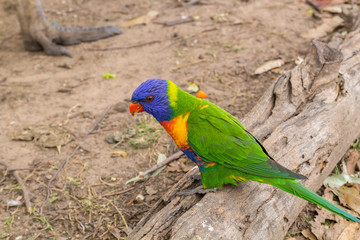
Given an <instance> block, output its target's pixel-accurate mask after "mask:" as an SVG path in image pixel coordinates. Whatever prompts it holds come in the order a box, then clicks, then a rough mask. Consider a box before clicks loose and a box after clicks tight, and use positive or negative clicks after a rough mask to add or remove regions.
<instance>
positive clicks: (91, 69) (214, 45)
mask: <svg viewBox="0 0 360 240" xmlns="http://www.w3.org/2000/svg"><path fill="white" fill-rule="evenodd" d="M15 2H16V1H12V0H3V1H1V2H0V4H1V5H0V132H1V134H0V142H1V144H0V161H1V162H4V163H6V164H7V165H8V166H10V167H11V168H20V169H22V170H19V171H17V172H18V174H19V175H20V177H21V178H22V179H24V181H25V184H26V186H27V188H28V190H29V192H30V196H31V202H32V203H33V208H32V212H33V213H32V214H31V215H30V214H28V213H26V208H25V206H24V205H21V206H18V207H16V206H10V207H9V206H8V202H9V201H10V200H20V201H21V202H22V203H23V202H24V199H23V198H22V191H21V189H20V187H19V184H18V183H17V181H16V179H15V178H14V176H13V175H12V174H11V172H6V171H4V168H1V169H2V170H1V173H0V184H1V185H0V239H15V238H16V237H19V236H22V238H16V239H50V238H53V239H116V238H118V239H124V238H126V236H127V234H126V233H127V232H128V231H129V229H131V228H133V227H134V226H135V225H136V223H137V222H138V221H139V220H140V219H141V217H142V215H143V214H144V213H146V211H147V210H148V209H149V207H150V206H151V205H152V204H153V203H154V202H155V201H156V200H157V199H158V198H159V197H161V195H162V194H164V192H165V191H166V190H167V189H168V188H169V186H171V185H173V184H174V183H175V182H176V181H177V180H178V179H179V178H180V177H181V176H182V175H183V174H184V172H185V171H187V170H188V169H189V168H190V167H192V163H191V162H190V161H189V160H187V159H185V158H184V159H181V160H180V163H173V164H171V166H169V167H167V168H165V170H163V171H162V172H161V173H160V174H159V175H157V176H155V177H152V178H149V179H146V180H145V181H140V182H136V183H134V182H132V183H129V184H126V181H127V180H129V179H131V178H133V177H135V176H137V175H138V173H139V172H140V171H145V170H146V169H148V168H150V167H151V166H153V165H155V164H156V160H157V158H158V156H159V154H160V153H162V154H165V155H166V156H169V155H170V154H171V153H172V152H173V151H174V150H173V145H171V139H170V138H169V137H168V136H167V134H166V133H165V132H164V131H163V130H162V129H161V128H160V126H159V125H158V124H157V123H156V122H155V121H154V120H153V119H152V118H151V117H150V116H148V115H146V114H139V115H138V116H137V117H136V118H133V117H132V116H131V115H130V114H129V112H128V110H127V106H128V103H129V99H130V98H131V94H132V92H133V90H134V89H135V88H136V87H137V86H138V85H139V84H140V83H141V82H143V81H145V80H146V79H148V78H163V79H171V80H173V81H174V82H175V83H176V84H178V85H179V86H181V87H182V88H184V89H188V87H189V86H192V87H194V85H191V83H195V84H196V86H198V87H199V88H200V89H201V90H203V91H204V92H206V93H207V94H208V100H210V101H212V102H214V103H216V104H218V105H219V106H221V107H223V108H225V109H226V110H228V111H229V112H230V113H232V114H234V115H235V116H237V117H238V118H240V119H241V117H242V116H244V114H246V112H247V111H249V110H250V109H251V108H252V106H253V105H254V103H255V102H256V101H257V99H258V98H259V97H260V96H261V94H262V93H263V92H264V90H265V89H266V88H267V87H268V86H269V85H270V84H271V83H272V81H273V80H274V79H276V78H277V77H278V76H279V75H280V74H281V73H282V72H284V71H287V70H289V69H291V68H293V67H294V66H295V60H296V59H297V58H298V57H304V56H305V55H306V53H307V52H308V51H309V49H310V40H309V39H307V38H304V37H302V35H301V34H302V33H304V32H307V31H308V30H309V29H311V28H315V27H316V26H318V25H319V24H320V23H321V20H319V19H316V18H314V17H313V16H312V12H313V11H312V8H311V7H310V6H309V5H307V4H305V3H303V2H301V1H290V0H279V1H271V0H257V1H235V0H234V1H220V0H217V1H216V0H211V1H200V4H199V3H198V4H193V5H182V4H180V3H179V2H178V1H174V0H167V1H159V0H156V1H145V0H138V1H131V0H124V1H116V0H107V1H100V0H92V1H89V0H63V1H55V0H48V1H42V2H43V7H44V10H45V13H46V16H47V18H48V20H49V21H51V22H53V21H55V22H59V23H61V24H62V25H64V26H100V25H109V24H110V25H116V26H120V25H121V24H123V23H125V22H127V21H129V20H131V19H134V18H136V17H139V16H143V15H146V14H147V13H148V12H149V11H156V12H158V15H157V17H156V18H154V19H152V20H151V21H149V22H148V23H147V24H141V25H136V26H132V27H129V28H123V34H122V35H119V36H115V37H112V38H108V39H104V40H100V41H97V42H92V43H83V44H79V45H75V46H67V49H68V50H69V51H71V52H72V54H73V55H74V58H67V57H50V56H46V55H45V54H44V53H43V52H27V51H25V49H24V47H23V45H22V38H21V35H20V26H19V24H18V22H17V18H16V11H15V7H16V6H15ZM185 16H193V17H194V18H195V19H196V20H195V21H193V22H189V23H184V24H178V25H174V26H164V25H163V23H164V22H166V21H174V20H179V19H181V18H182V17H185ZM338 31H340V32H341V29H338ZM327 39H328V38H327V37H325V38H323V40H325V41H326V40H327ZM142 43H145V44H143V45H142ZM276 59H282V60H283V61H284V62H285V64H284V65H283V66H281V67H280V68H276V69H274V70H273V71H269V72H266V73H263V74H259V75H254V74H253V73H254V71H255V69H256V68H257V67H259V66H260V65H261V64H263V63H265V62H267V61H270V60H276ZM105 73H111V74H115V75H116V76H115V77H114V78H109V79H106V78H104V74H105ZM109 104H112V106H113V107H112V109H111V110H110V112H109V113H108V114H107V115H106V116H105V118H104V119H103V120H102V121H101V122H100V124H99V125H98V126H97V128H96V130H95V131H94V132H93V133H92V134H90V135H89V136H88V137H87V139H86V141H85V142H83V143H81V149H80V151H79V152H77V153H76V154H75V156H74V157H73V158H72V159H70V160H69V161H68V162H67V163H66V165H65V167H64V169H62V170H61V172H60V173H59V175H58V178H57V180H56V181H55V182H54V184H53V185H52V186H51V188H50V190H51V195H50V199H49V202H48V203H47V204H46V205H45V207H44V216H40V213H39V211H40V206H41V204H42V203H43V201H44V200H45V198H46V194H47V183H48V181H49V179H50V178H51V177H52V176H53V175H54V174H55V172H56V171H57V169H58V168H59V167H60V165H61V163H62V162H63V161H64V159H66V158H67V157H68V156H69V155H70V154H71V153H72V152H73V150H74V148H75V147H76V145H77V143H79V142H80V140H81V138H82V137H83V136H84V135H85V134H86V133H87V132H88V131H89V129H90V128H91V126H92V125H93V124H94V123H95V122H96V120H97V119H98V118H99V117H100V115H101V114H102V112H103V111H104V110H105V109H106V107H107V106H108V105H109ZM15 139H18V140H15ZM19 139H21V140H22V141H19ZM49 142H50V143H49ZM59 146H61V147H59ZM142 196H143V197H144V199H142ZM312 211H313V210H312ZM310 212H311V209H310ZM303 214H305V215H306V216H308V215H309V216H311V213H310V214H309V213H308V212H306V211H305V212H304V213H303ZM301 219H302V218H299V220H298V221H297V223H295V225H294V226H295V227H293V229H292V230H291V231H292V234H291V237H296V238H297V239H302V237H301V233H300V231H301V230H303V229H306V228H307V225H306V224H304V221H303V220H301ZM289 236H290V235H289Z"/></svg>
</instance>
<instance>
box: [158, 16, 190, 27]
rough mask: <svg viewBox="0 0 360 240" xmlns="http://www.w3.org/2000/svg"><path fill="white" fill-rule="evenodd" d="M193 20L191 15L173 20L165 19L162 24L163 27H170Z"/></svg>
mask: <svg viewBox="0 0 360 240" xmlns="http://www.w3.org/2000/svg"><path fill="white" fill-rule="evenodd" d="M193 21H195V19H194V18H193V17H188V18H184V19H178V20H174V21H166V22H164V23H163V24H164V26H165V27H171V26H175V25H179V24H183V23H189V22H193Z"/></svg>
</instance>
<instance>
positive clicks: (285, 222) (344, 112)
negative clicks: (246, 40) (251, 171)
mask: <svg viewBox="0 0 360 240" xmlns="http://www.w3.org/2000/svg"><path fill="white" fill-rule="evenodd" d="M330 45H331V46H332V47H336V48H337V49H339V51H338V50H336V49H332V48H330V47H328V46H327V45H325V44H323V43H321V42H313V49H312V51H311V52H310V53H309V55H308V56H307V57H306V59H305V61H304V62H303V63H302V64H301V65H299V66H297V67H295V68H294V69H293V70H292V71H291V72H289V73H287V74H284V75H282V76H281V77H279V78H278V79H277V80H276V81H275V82H274V83H273V85H272V86H271V87H270V88H269V89H268V90H267V91H266V92H265V94H264V95H263V96H262V97H261V99H260V100H259V101H258V103H257V104H256V106H255V107H254V108H253V109H252V110H251V111H250V112H249V113H248V114H247V115H246V117H245V118H244V119H242V121H241V122H242V123H243V125H244V126H245V127H246V128H247V129H248V130H249V131H250V132H252V133H253V134H254V136H255V137H257V138H258V139H260V140H261V141H262V142H263V145H264V146H265V148H266V149H267V150H268V152H269V153H270V155H272V156H273V157H274V159H276V160H277V161H278V162H280V164H282V165H283V166H285V167H287V168H289V169H291V170H293V171H296V172H299V173H301V174H303V175H305V176H307V177H308V180H306V181H302V182H301V183H302V184H304V185H305V186H307V187H309V188H310V189H312V190H313V191H316V190H317V189H319V187H320V186H321V185H322V182H323V180H324V179H325V178H326V177H327V176H328V175H329V174H330V172H331V171H332V169H333V168H334V167H335V165H336V164H337V162H338V161H339V160H340V159H341V157H342V156H343V155H344V153H345V152H346V150H347V149H348V148H349V146H350V144H351V143H352V142H353V141H354V140H355V139H356V138H357V137H358V136H359V135H360V114H359V107H358V106H359V105H360V53H359V50H360V31H359V30H356V31H354V32H352V33H350V34H349V35H348V36H347V37H346V39H345V40H344V41H343V42H341V43H340V45H339V41H337V43H335V42H334V43H332V44H330ZM194 172H195V170H192V173H194ZM192 173H188V174H187V176H185V177H184V178H183V179H182V180H181V181H180V183H179V184H177V185H176V186H174V187H173V189H172V190H171V191H170V192H169V193H168V194H167V195H166V196H164V198H163V199H162V200H161V201H159V202H158V204H157V205H156V206H155V207H153V209H152V210H151V211H150V212H149V214H148V215H147V216H145V218H144V219H143V220H142V221H140V222H139V224H138V226H137V227H136V228H135V229H134V230H133V232H132V233H131V234H130V236H129V239H168V238H171V239H274V240H275V239H276V240H278V239H283V238H284V236H285V234H286V233H287V231H288V229H289V227H290V226H291V224H292V223H293V222H294V221H295V219H296V217H297V216H298V214H299V213H300V212H301V210H302V209H303V207H304V206H305V205H306V204H307V202H306V201H305V200H302V199H300V198H297V197H295V196H293V195H290V194H288V193H285V192H283V191H281V190H278V189H276V188H275V187H272V186H269V185H265V184H260V183H255V182H250V183H240V184H239V185H238V186H236V187H235V186H226V187H224V188H223V189H221V190H220V191H218V192H215V193H208V194H206V195H205V196H204V197H203V198H202V199H201V200H200V199H195V198H196V197H195V196H187V197H176V195H175V191H178V190H181V189H183V188H184V187H186V186H191V185H192V182H191V181H189V180H188V179H190V178H189V177H188V175H189V174H192ZM198 198H199V196H198ZM192 204H194V205H192Z"/></svg>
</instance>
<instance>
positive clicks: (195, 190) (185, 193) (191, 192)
mask: <svg viewBox="0 0 360 240" xmlns="http://www.w3.org/2000/svg"><path fill="white" fill-rule="evenodd" d="M217 190H218V189H217V188H209V189H204V186H202V185H201V186H198V187H196V188H193V189H190V190H183V191H181V192H178V193H177V194H176V195H178V196H190V195H194V194H206V193H208V192H216V191H217Z"/></svg>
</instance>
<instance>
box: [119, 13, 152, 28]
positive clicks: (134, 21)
mask: <svg viewBox="0 0 360 240" xmlns="http://www.w3.org/2000/svg"><path fill="white" fill-rule="evenodd" d="M157 15H159V12H157V11H149V12H148V13H147V14H146V15H143V16H140V17H137V18H134V19H132V20H130V21H128V22H125V23H122V24H120V28H130V27H133V26H136V25H142V24H145V25H146V24H149V22H150V21H151V20H153V19H154V18H156V17H157Z"/></svg>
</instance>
